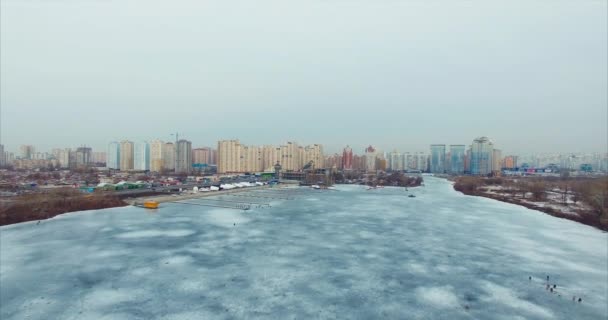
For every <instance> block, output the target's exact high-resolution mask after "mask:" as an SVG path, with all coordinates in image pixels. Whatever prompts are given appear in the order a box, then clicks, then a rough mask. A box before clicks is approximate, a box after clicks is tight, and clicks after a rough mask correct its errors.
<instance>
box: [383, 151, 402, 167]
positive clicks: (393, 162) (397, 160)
mask: <svg viewBox="0 0 608 320" xmlns="http://www.w3.org/2000/svg"><path fill="white" fill-rule="evenodd" d="M387 158H388V159H387V160H388V161H387V162H388V163H387V166H388V168H389V169H391V170H393V171H401V170H404V169H405V167H404V161H403V155H402V154H401V153H399V152H398V151H397V150H394V151H393V152H390V153H389V154H388V156H387Z"/></svg>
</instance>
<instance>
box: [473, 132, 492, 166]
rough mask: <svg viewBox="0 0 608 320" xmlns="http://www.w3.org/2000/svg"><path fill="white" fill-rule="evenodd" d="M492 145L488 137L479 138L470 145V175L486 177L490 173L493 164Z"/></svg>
mask: <svg viewBox="0 0 608 320" xmlns="http://www.w3.org/2000/svg"><path fill="white" fill-rule="evenodd" d="M493 155H494V144H493V143H492V141H490V139H488V137H479V138H477V139H475V140H473V143H472V144H471V160H470V161H471V174H473V175H488V174H490V173H491V172H492V169H493V165H494V162H493V160H492V158H493Z"/></svg>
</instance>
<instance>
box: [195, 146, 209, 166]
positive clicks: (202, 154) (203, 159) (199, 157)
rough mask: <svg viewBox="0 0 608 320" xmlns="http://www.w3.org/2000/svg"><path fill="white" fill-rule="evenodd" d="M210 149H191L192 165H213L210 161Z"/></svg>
mask: <svg viewBox="0 0 608 320" xmlns="http://www.w3.org/2000/svg"><path fill="white" fill-rule="evenodd" d="M212 157H213V154H212V149H211V148H196V149H192V163H193V164H207V165H210V164H213V161H212Z"/></svg>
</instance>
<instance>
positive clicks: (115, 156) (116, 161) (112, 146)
mask: <svg viewBox="0 0 608 320" xmlns="http://www.w3.org/2000/svg"><path fill="white" fill-rule="evenodd" d="M107 158H108V159H107V162H106V167H108V168H109V169H120V143H118V142H110V143H109V144H108V152H107ZM59 161H60V162H61V160H59Z"/></svg>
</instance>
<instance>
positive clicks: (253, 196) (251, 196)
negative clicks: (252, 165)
mask: <svg viewBox="0 0 608 320" xmlns="http://www.w3.org/2000/svg"><path fill="white" fill-rule="evenodd" d="M229 196H232V197H241V198H259V199H272V200H294V199H295V198H286V197H278V196H273V197H266V196H261V195H256V194H229Z"/></svg>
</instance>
